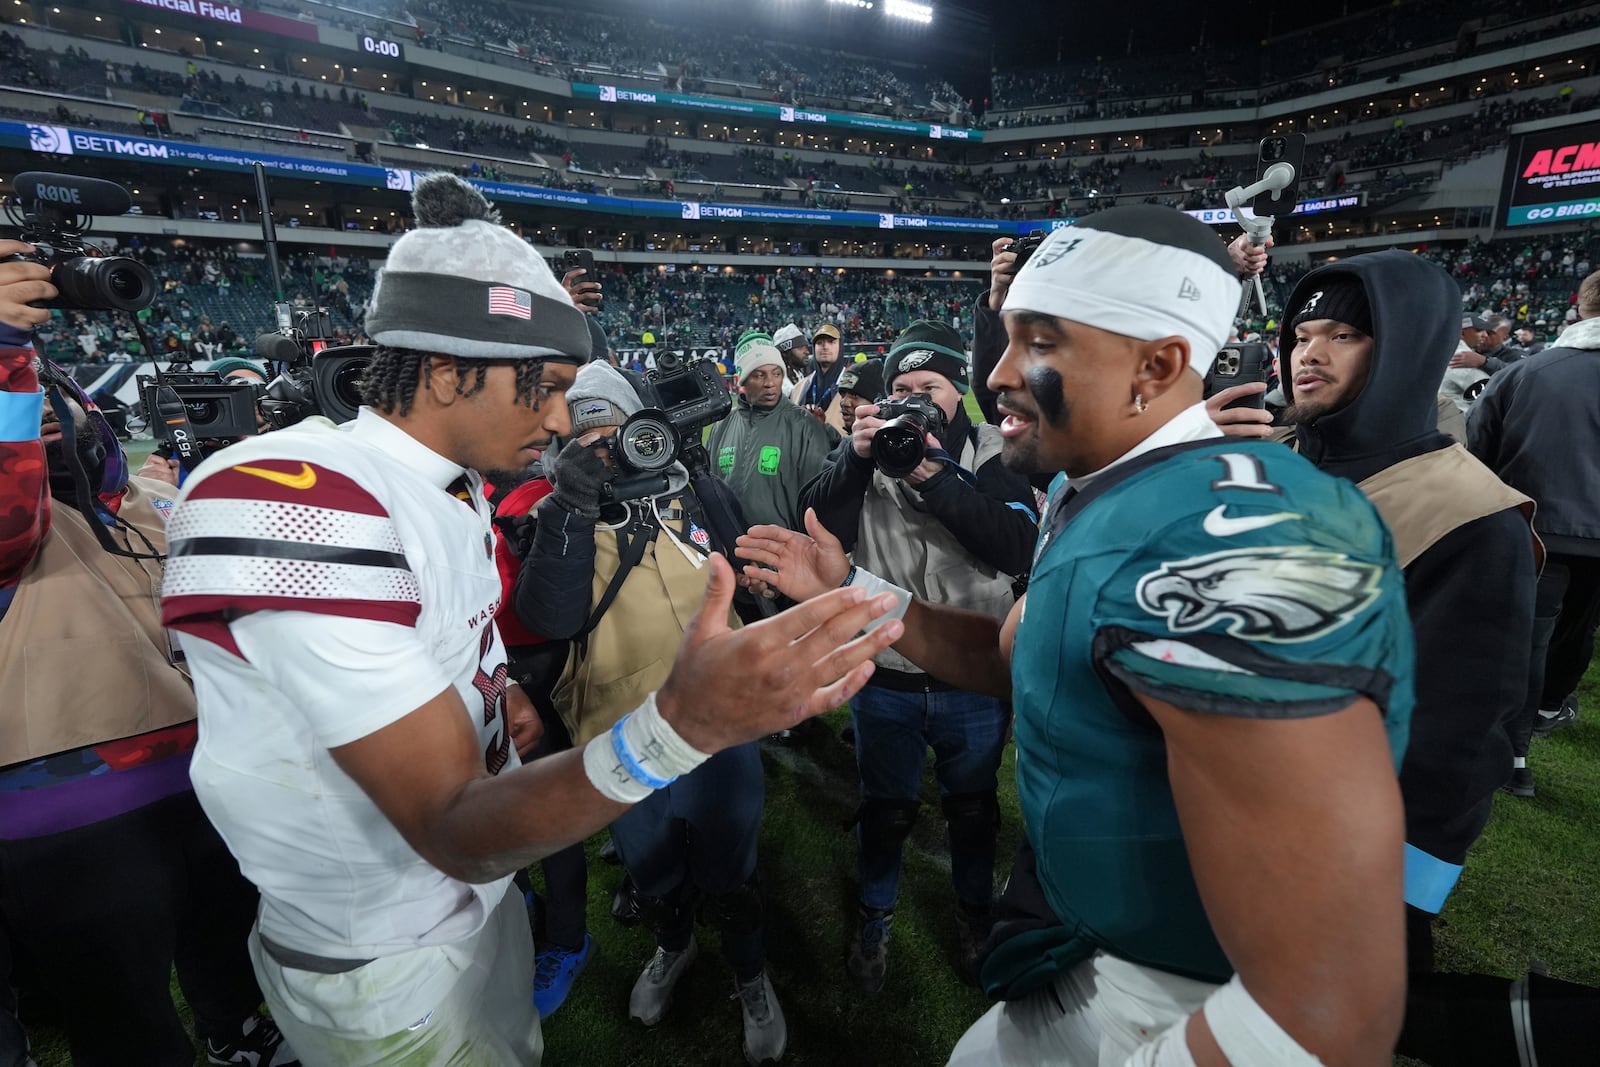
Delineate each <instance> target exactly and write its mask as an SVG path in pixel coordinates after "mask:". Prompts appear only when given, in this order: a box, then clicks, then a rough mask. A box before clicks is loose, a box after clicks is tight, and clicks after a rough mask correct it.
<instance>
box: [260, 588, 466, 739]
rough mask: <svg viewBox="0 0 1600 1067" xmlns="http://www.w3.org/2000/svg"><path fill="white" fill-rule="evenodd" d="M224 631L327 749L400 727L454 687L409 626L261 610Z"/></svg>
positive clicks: (295, 612)
mask: <svg viewBox="0 0 1600 1067" xmlns="http://www.w3.org/2000/svg"><path fill="white" fill-rule="evenodd" d="M229 630H230V631H231V632H232V635H233V642H234V645H235V646H236V647H237V648H238V650H239V652H240V654H241V655H242V656H243V657H244V658H245V660H246V661H248V662H249V663H250V665H251V666H252V667H254V668H255V669H256V670H257V671H258V672H259V673H260V674H261V676H262V677H263V678H264V679H266V681H267V682H268V684H270V685H271V686H272V687H273V688H274V689H276V690H277V691H278V692H280V693H282V694H283V695H284V696H285V697H286V698H287V699H288V700H289V701H290V702H291V703H293V704H294V705H295V706H296V707H297V708H299V710H300V712H301V713H302V714H303V715H304V716H305V717H306V721H307V722H308V723H310V725H311V729H312V731H313V732H314V733H315V735H316V738H317V742H318V743H319V744H321V745H324V746H326V747H328V748H337V747H339V746H340V745H348V744H349V743H350V742H352V741H357V740H359V739H361V738H363V737H366V736H367V735H368V734H371V733H375V732H376V731H378V730H381V729H383V728H384V727H385V726H389V725H391V724H393V723H395V722H398V721H399V720H400V719H403V718H405V717H406V716H407V715H409V714H411V713H412V712H413V711H415V710H417V709H418V708H420V707H421V706H422V705H423V704H426V703H427V702H428V701H430V700H432V699H433V698H434V697H436V696H438V695H439V694H440V693H442V692H444V691H445V690H446V689H447V688H449V687H450V685H451V681H450V678H449V677H447V676H446V675H445V673H444V668H443V667H441V666H440V665H439V662H438V661H437V660H435V659H434V658H433V656H432V654H431V653H430V652H429V651H428V649H427V647H426V646H425V645H424V644H423V642H422V640H421V639H420V638H419V637H418V636H417V632H416V630H414V629H413V628H411V627H409V626H401V625H398V624H396V623H392V622H374V621H372V620H369V619H338V618H334V617H333V616H331V615H322V614H313V613H311V612H303V611H258V612H255V613H253V614H250V615H246V616H244V617H243V618H239V619H235V620H233V621H232V622H231V623H230V624H229Z"/></svg>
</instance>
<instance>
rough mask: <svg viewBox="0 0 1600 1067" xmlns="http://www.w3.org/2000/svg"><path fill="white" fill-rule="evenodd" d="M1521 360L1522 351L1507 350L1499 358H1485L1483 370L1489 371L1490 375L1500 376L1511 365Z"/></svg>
mask: <svg viewBox="0 0 1600 1067" xmlns="http://www.w3.org/2000/svg"><path fill="white" fill-rule="evenodd" d="M1521 358H1522V351H1521V350H1520V349H1516V348H1507V349H1506V350H1505V351H1504V352H1502V353H1501V354H1500V355H1498V356H1485V357H1484V360H1483V369H1484V370H1486V371H1488V372H1489V373H1490V374H1499V373H1500V372H1501V371H1503V370H1505V369H1506V368H1507V367H1509V366H1511V364H1513V363H1515V362H1517V361H1518V360H1519V359H1521Z"/></svg>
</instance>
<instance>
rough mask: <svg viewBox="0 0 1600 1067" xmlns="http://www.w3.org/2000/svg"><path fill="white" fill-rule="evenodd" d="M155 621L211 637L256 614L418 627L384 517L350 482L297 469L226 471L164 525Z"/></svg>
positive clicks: (418, 604)
mask: <svg viewBox="0 0 1600 1067" xmlns="http://www.w3.org/2000/svg"><path fill="white" fill-rule="evenodd" d="M167 545H168V548H169V552H170V555H169V558H168V559H167V566H166V574H165V577H164V579H163V582H162V589H161V596H162V600H161V610H162V621H163V622H164V623H165V624H166V625H167V626H170V627H172V628H173V629H175V630H179V631H180V632H184V633H194V634H196V635H198V636H202V637H207V638H212V637H214V636H215V630H214V628H215V627H216V626H217V624H218V623H221V622H226V621H231V620H233V619H235V618H237V617H238V616H241V615H245V614H248V613H250V612H254V611H299V612H309V613H312V614H319V615H329V616H334V617H337V618H340V619H370V620H373V621H376V622H391V623H396V624H399V625H401V626H406V627H410V626H414V625H416V621H417V616H418V615H420V614H421V612H422V590H421V586H420V584H419V583H418V581H417V576H416V572H415V571H414V570H413V569H412V563H411V560H410V559H409V558H408V557H407V555H406V551H405V546H404V544H403V543H402V542H401V540H400V533H399V531H398V530H397V529H396V528H395V525H394V520H393V519H391V518H390V516H389V513H388V511H387V510H386V509H385V508H384V506H383V504H382V503H381V502H379V501H378V500H377V499H376V498H375V497H374V496H373V495H372V494H371V493H369V492H368V491H367V490H366V489H364V488H362V487H361V486H360V485H359V484H358V483H357V482H356V481H355V480H354V479H353V478H351V477H349V476H348V475H345V474H342V473H340V472H339V471H336V470H333V469H331V468H328V467H324V466H321V465H319V464H313V463H307V462H303V461H301V460H287V459H262V460H257V461H255V462H252V463H242V464H240V465H238V466H234V467H224V468H222V469H220V470H217V471H214V472H212V473H210V474H207V475H205V476H204V477H203V478H201V479H200V480H199V481H197V482H196V481H193V480H192V479H191V483H190V485H189V486H188V487H187V488H186V490H185V492H184V493H183V495H182V496H181V497H180V500H179V503H178V505H177V506H176V507H175V508H173V510H172V515H171V518H170V519H169V520H168V523H167Z"/></svg>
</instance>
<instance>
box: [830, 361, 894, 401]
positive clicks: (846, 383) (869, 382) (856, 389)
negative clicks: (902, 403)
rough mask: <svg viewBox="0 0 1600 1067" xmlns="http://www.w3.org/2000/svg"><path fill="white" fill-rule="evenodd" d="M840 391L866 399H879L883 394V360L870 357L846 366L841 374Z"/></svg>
mask: <svg viewBox="0 0 1600 1067" xmlns="http://www.w3.org/2000/svg"><path fill="white" fill-rule="evenodd" d="M839 392H841V393H851V394H854V395H855V396H859V397H862V398H863V399H865V400H876V399H878V398H879V397H880V396H882V395H883V360H881V359H869V360H867V361H866V362H864V363H855V364H852V365H850V366H848V367H846V368H845V369H844V373H842V374H840V375H839Z"/></svg>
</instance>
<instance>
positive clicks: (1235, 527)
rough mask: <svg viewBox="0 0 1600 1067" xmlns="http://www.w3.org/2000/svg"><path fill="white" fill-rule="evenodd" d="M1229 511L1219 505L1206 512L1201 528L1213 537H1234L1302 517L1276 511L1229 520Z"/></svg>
mask: <svg viewBox="0 0 1600 1067" xmlns="http://www.w3.org/2000/svg"><path fill="white" fill-rule="evenodd" d="M1227 511H1228V506H1227V505H1226V504H1218V505H1217V506H1216V507H1214V508H1212V509H1211V510H1210V511H1208V512H1206V517H1205V518H1204V519H1202V520H1201V522H1200V525H1201V527H1203V528H1204V529H1205V531H1206V533H1208V534H1210V535H1211V536H1212V537H1233V536H1234V535H1235V534H1242V533H1249V532H1250V531H1251V530H1262V529H1265V528H1267V527H1268V526H1276V525H1277V524H1278V523H1280V522H1288V521H1289V520H1290V519H1298V518H1300V517H1301V515H1300V513H1299V512H1297V511H1275V512H1273V513H1272V514H1271V515H1237V516H1234V517H1232V518H1229V517H1228V514H1227Z"/></svg>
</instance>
